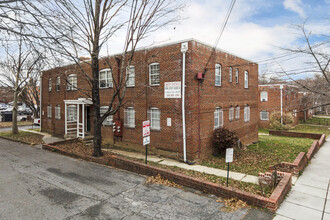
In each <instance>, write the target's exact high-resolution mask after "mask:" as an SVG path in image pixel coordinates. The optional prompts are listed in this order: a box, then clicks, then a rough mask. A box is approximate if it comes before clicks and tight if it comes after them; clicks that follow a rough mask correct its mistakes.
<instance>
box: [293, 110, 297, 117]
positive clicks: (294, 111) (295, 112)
mask: <svg viewBox="0 0 330 220" xmlns="http://www.w3.org/2000/svg"><path fill="white" fill-rule="evenodd" d="M292 115H293V117H297V109H294V110H293V111H292Z"/></svg>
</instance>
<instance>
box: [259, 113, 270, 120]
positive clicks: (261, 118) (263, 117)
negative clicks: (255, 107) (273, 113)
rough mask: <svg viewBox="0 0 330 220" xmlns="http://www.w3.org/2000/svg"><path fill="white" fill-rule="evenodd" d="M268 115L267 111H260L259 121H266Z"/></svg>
mask: <svg viewBox="0 0 330 220" xmlns="http://www.w3.org/2000/svg"><path fill="white" fill-rule="evenodd" d="M268 116H269V114H268V112H267V111H261V112H260V120H262V121H268V120H269V119H268V118H269V117H268Z"/></svg>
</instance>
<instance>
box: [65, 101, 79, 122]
mask: <svg viewBox="0 0 330 220" xmlns="http://www.w3.org/2000/svg"><path fill="white" fill-rule="evenodd" d="M67 114H68V119H67V121H69V122H74V121H77V106H75V105H69V106H68V107H67Z"/></svg>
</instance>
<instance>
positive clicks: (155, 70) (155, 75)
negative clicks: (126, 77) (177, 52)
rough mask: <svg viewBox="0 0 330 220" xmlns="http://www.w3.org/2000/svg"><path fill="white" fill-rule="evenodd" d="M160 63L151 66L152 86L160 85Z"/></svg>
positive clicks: (150, 80)
mask: <svg viewBox="0 0 330 220" xmlns="http://www.w3.org/2000/svg"><path fill="white" fill-rule="evenodd" d="M159 71H160V70H159V63H152V64H150V65H149V84H150V85H151V86H159V85H160V72H159Z"/></svg>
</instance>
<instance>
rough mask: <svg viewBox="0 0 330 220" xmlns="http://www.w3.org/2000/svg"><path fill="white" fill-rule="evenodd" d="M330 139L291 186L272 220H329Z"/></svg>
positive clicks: (329, 138)
mask: <svg viewBox="0 0 330 220" xmlns="http://www.w3.org/2000/svg"><path fill="white" fill-rule="evenodd" d="M329 178H330V137H328V138H327V141H326V142H325V143H324V144H323V146H322V147H321V148H320V150H319V151H318V152H317V153H316V154H315V156H314V158H313V159H312V160H311V164H309V165H308V166H307V167H306V169H305V170H304V172H303V174H302V175H301V176H300V177H299V179H298V180H297V182H296V184H295V185H294V186H292V189H291V191H290V193H289V194H288V196H287V198H286V199H285V200H284V201H283V203H282V205H281V206H280V208H279V209H278V210H277V212H276V217H275V218H274V220H287V219H299V220H301V219H302V220H303V219H306V220H311V219H313V220H314V219H330V195H328V192H329Z"/></svg>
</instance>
